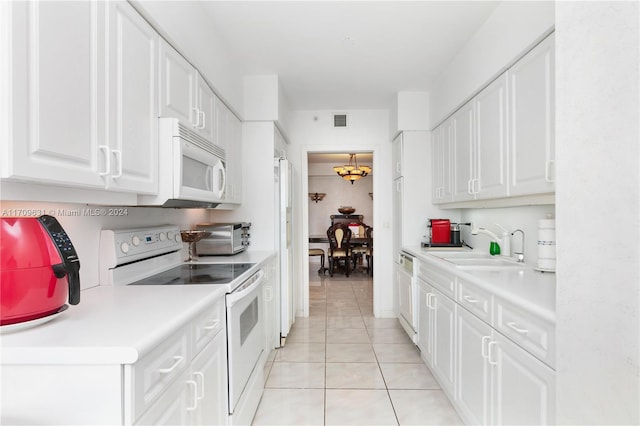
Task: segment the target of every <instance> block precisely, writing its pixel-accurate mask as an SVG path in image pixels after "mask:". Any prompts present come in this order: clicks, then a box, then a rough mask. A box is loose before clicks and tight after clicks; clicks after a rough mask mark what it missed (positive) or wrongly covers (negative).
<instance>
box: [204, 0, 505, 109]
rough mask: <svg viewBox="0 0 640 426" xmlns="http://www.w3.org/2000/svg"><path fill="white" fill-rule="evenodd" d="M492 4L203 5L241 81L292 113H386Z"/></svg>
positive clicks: (437, 69)
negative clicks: (272, 85) (267, 83)
mask: <svg viewBox="0 0 640 426" xmlns="http://www.w3.org/2000/svg"><path fill="white" fill-rule="evenodd" d="M498 3H499V2H496V1H491V2H489V1H204V2H203V5H204V8H205V10H206V13H208V14H209V15H210V16H209V17H210V19H211V22H212V24H213V25H214V26H215V28H216V29H217V31H218V32H219V34H220V35H221V37H222V38H223V39H224V40H225V41H226V43H227V45H228V46H229V49H230V52H231V54H232V56H233V57H234V60H235V61H236V62H237V63H238V64H239V68H240V71H241V72H242V74H243V75H270V74H277V75H278V76H279V79H280V84H281V86H282V88H283V90H284V92H285V96H286V97H287V100H288V103H289V107H290V108H291V109H293V110H322V109H325V110H326V109H333V110H348V109H380V108H381V109H387V108H389V107H390V106H391V105H392V102H393V98H394V95H395V94H396V93H397V92H399V91H427V90H429V88H430V87H431V86H432V85H433V84H434V82H435V81H436V80H437V78H438V76H439V75H440V74H441V73H442V72H443V69H444V68H445V66H446V65H447V64H448V63H449V62H450V61H451V60H452V59H453V58H454V57H455V55H456V53H457V52H458V51H459V50H460V49H461V48H462V46H464V44H465V43H466V42H467V41H468V40H469V38H470V37H471V36H472V35H473V34H474V32H475V31H476V30H477V29H478V28H479V26H480V25H481V24H482V23H483V22H484V21H485V20H486V19H487V17H488V16H489V15H490V14H491V12H492V11H493V10H494V9H495V7H496V6H497V4H498Z"/></svg>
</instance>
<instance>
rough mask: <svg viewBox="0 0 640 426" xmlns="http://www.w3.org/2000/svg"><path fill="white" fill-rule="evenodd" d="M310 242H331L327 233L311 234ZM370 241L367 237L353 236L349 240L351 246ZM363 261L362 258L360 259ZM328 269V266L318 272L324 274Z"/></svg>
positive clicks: (361, 244)
mask: <svg viewBox="0 0 640 426" xmlns="http://www.w3.org/2000/svg"><path fill="white" fill-rule="evenodd" d="M309 243H319V244H322V243H324V244H329V237H327V235H326V234H325V235H309ZM367 243H368V240H367V237H364V236H362V237H360V236H358V237H351V239H350V240H349V244H350V245H351V246H363V245H366V244H367ZM360 261H361V262H362V259H361V260H360ZM326 270H328V268H320V269H319V270H318V273H321V274H324V272H325V271H326Z"/></svg>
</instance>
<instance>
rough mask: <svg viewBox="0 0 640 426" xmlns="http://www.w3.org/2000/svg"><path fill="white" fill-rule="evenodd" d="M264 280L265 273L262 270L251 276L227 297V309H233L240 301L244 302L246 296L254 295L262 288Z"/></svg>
mask: <svg viewBox="0 0 640 426" xmlns="http://www.w3.org/2000/svg"><path fill="white" fill-rule="evenodd" d="M263 279H264V271H263V270H262V269H261V270H259V271H258V272H256V273H255V274H253V275H252V276H251V278H249V279H248V280H246V281H245V282H244V283H242V284H241V285H240V287H238V288H237V289H235V290H234V291H233V292H232V293H229V294H228V295H227V308H230V307H232V306H233V305H234V304H236V303H237V302H238V301H240V300H242V299H243V298H244V297H245V296H247V295H249V294H251V293H253V292H254V291H255V290H257V289H258V287H260V285H261V284H262V281H263Z"/></svg>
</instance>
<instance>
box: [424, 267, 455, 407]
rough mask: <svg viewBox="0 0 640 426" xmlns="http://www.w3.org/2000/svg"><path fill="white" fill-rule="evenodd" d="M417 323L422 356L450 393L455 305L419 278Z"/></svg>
mask: <svg viewBox="0 0 640 426" xmlns="http://www.w3.org/2000/svg"><path fill="white" fill-rule="evenodd" d="M418 286H419V288H420V307H419V318H420V323H419V324H418V330H419V333H420V334H419V337H418V340H419V343H418V346H419V347H420V349H421V350H422V347H425V349H426V350H425V351H423V352H422V358H423V360H424V361H425V363H426V364H427V365H428V366H429V368H431V371H432V372H433V375H434V376H435V377H436V378H437V379H438V382H439V383H440V386H441V387H442V389H443V390H444V391H445V392H447V393H448V394H449V396H450V397H453V395H454V387H455V358H454V357H455V353H456V351H455V319H456V316H455V312H456V304H455V303H454V302H453V300H451V299H449V298H448V297H447V296H445V295H443V294H442V293H441V292H439V291H438V290H436V289H435V288H434V287H432V286H431V285H429V283H427V282H425V281H424V280H422V279H418Z"/></svg>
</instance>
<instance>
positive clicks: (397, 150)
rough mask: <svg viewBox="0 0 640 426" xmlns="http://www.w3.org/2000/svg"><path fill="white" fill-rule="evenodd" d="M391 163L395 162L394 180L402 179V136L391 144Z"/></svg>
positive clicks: (397, 137)
mask: <svg viewBox="0 0 640 426" xmlns="http://www.w3.org/2000/svg"><path fill="white" fill-rule="evenodd" d="M391 161H392V162H393V172H392V173H393V179H398V178H399V177H402V134H400V135H398V136H396V138H395V139H394V140H393V142H391Z"/></svg>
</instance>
